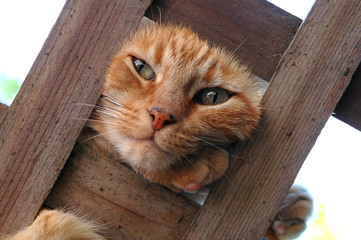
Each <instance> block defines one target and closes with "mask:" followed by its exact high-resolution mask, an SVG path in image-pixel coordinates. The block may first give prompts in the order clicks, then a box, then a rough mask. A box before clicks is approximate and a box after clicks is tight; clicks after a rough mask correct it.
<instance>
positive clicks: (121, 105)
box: [101, 95, 127, 108]
mask: <svg viewBox="0 0 361 240" xmlns="http://www.w3.org/2000/svg"><path fill="white" fill-rule="evenodd" d="M101 98H102V99H104V100H106V101H108V102H110V103H113V104H114V105H116V106H118V107H121V108H127V107H125V106H124V105H123V104H120V103H117V102H116V101H115V100H113V99H111V98H109V97H107V96H104V95H103V96H102V97H101Z"/></svg>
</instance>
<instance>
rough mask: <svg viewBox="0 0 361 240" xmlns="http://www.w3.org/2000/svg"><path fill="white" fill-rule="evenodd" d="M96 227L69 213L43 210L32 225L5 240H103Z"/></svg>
mask: <svg viewBox="0 0 361 240" xmlns="http://www.w3.org/2000/svg"><path fill="white" fill-rule="evenodd" d="M98 230H99V229H98V227H97V226H96V225H95V224H94V223H92V222H90V221H88V220H85V219H83V218H80V217H77V216H75V215H73V214H71V213H64V212H62V211H57V210H43V211H41V212H40V214H39V215H38V217H37V218H36V219H35V221H34V222H33V224H32V225H30V226H29V227H27V228H26V229H25V230H23V231H21V232H18V233H17V234H15V235H14V236H12V237H8V238H5V240H59V239H62V240H81V239H82V240H105V238H104V237H102V236H100V235H99V234H97V233H96V231H98Z"/></svg>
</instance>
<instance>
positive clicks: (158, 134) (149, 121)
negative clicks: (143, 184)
mask: <svg viewBox="0 0 361 240" xmlns="http://www.w3.org/2000/svg"><path fill="white" fill-rule="evenodd" d="M259 101H260V96H259V94H258V90H257V86H255V83H254V81H253V79H251V74H250V72H249V71H248V70H247V68H246V67H245V66H243V65H241V64H240V63H239V62H238V61H236V60H235V59H234V58H233V57H232V56H231V55H230V54H228V53H226V52H225V51H224V50H222V49H220V48H214V47H211V46H210V45H209V44H208V43H207V42H206V41H204V40H201V39H200V38H199V37H198V35H197V34H195V33H194V32H192V31H191V30H190V29H188V28H184V27H176V26H170V25H158V24H151V25H149V26H147V27H145V28H142V29H140V30H138V31H137V32H136V33H135V34H134V35H133V36H132V37H130V38H129V39H128V40H127V41H126V42H125V43H124V44H123V46H122V48H121V49H120V51H119V52H118V53H117V54H116V56H115V57H114V59H113V60H112V62H111V65H110V67H109V69H108V72H107V75H106V83H105V86H104V90H103V94H102V97H101V98H100V99H99V101H98V107H96V108H95V110H94V112H93V115H92V118H93V119H94V120H95V121H92V122H91V123H90V124H91V125H90V126H91V127H92V128H93V129H95V130H96V131H98V132H99V133H100V134H102V135H103V136H104V137H105V138H106V139H107V140H108V141H109V142H110V143H111V144H113V145H114V146H115V148H116V149H117V150H118V151H119V153H120V154H121V156H122V157H123V158H124V159H125V160H126V161H127V162H128V163H129V164H130V165H132V166H136V167H138V168H139V167H141V168H144V169H146V170H161V169H165V168H167V167H169V166H170V165H171V164H174V163H176V162H179V161H181V160H182V158H184V157H187V156H190V155H197V154H198V152H199V151H206V150H207V149H209V148H213V147H215V146H217V147H224V146H229V145H230V143H232V142H234V141H236V140H237V139H244V138H246V137H249V136H250V134H251V132H252V131H253V130H254V129H255V128H256V126H257V124H258V120H259V117H260V110H259Z"/></svg>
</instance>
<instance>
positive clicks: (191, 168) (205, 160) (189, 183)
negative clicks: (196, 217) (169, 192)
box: [171, 151, 228, 192]
mask: <svg viewBox="0 0 361 240" xmlns="http://www.w3.org/2000/svg"><path fill="white" fill-rule="evenodd" d="M227 168H228V153H226V152H222V151H215V152H214V153H208V154H207V155H206V156H199V157H198V159H188V163H187V164H185V166H183V167H182V168H179V169H176V170H175V174H174V175H173V176H172V179H171V185H172V187H173V189H174V188H175V189H178V191H179V190H181V191H185V192H196V191H198V190H199V189H200V188H201V187H202V186H205V185H207V184H210V183H212V182H214V181H216V180H218V179H219V178H221V177H222V176H223V175H224V173H225V172H226V170H227Z"/></svg>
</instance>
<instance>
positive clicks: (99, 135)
mask: <svg viewBox="0 0 361 240" xmlns="http://www.w3.org/2000/svg"><path fill="white" fill-rule="evenodd" d="M114 132H116V130H112V131H109V132H104V133H101V134H100V133H99V134H97V135H94V136H91V137H89V138H87V139H85V140H83V141H81V142H78V143H79V144H83V143H85V142H87V141H89V140H92V139H94V138H98V137H102V136H104V135H107V134H112V133H114Z"/></svg>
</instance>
